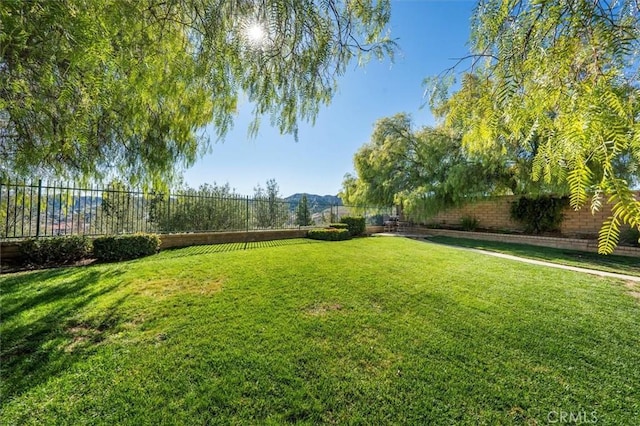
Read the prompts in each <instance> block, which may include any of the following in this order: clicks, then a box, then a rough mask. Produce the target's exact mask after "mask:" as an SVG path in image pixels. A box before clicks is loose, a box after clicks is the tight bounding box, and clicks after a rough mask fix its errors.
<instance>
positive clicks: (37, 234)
mask: <svg viewBox="0 0 640 426" xmlns="http://www.w3.org/2000/svg"><path fill="white" fill-rule="evenodd" d="M41 197H42V179H38V201H37V202H36V204H37V205H38V213H37V214H36V238H38V237H40V215H41V210H40V199H41Z"/></svg>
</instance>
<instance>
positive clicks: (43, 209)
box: [0, 181, 393, 241]
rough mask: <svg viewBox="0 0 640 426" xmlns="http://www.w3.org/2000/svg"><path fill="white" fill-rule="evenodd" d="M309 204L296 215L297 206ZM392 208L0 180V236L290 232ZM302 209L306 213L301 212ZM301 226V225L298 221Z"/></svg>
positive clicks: (382, 214) (222, 190) (372, 219)
mask: <svg viewBox="0 0 640 426" xmlns="http://www.w3.org/2000/svg"><path fill="white" fill-rule="evenodd" d="M301 208H304V209H308V210H309V211H308V212H306V211H305V212H301V211H300V209H301ZM392 210H393V209H392V208H386V209H378V208H368V207H363V206H344V205H338V204H318V203H316V204H312V203H309V204H305V205H304V206H301V205H300V203H299V202H293V201H292V202H289V201H287V200H285V199H282V198H275V197H253V198H251V197H248V196H241V195H238V194H235V193H233V192H232V191H230V190H229V188H228V187H215V186H209V185H205V186H203V187H201V189H200V190H195V189H186V190H180V191H174V192H167V193H160V192H154V191H140V190H131V189H129V188H127V187H125V186H124V185H122V184H120V183H112V184H110V185H108V186H105V187H98V186H94V185H76V184H71V185H68V184H65V185H61V184H46V183H43V182H42V181H38V182H36V183H26V182H0V241H7V240H11V239H24V238H31V237H36V238H38V237H50V236H60V235H80V236H101V235H122V234H134V233H139V232H142V233H159V234H167V233H195V232H224V231H227V232H228V231H247V232H248V231H255V230H270V229H273V230H277V229H297V228H300V227H303V226H304V227H306V226H312V227H313V226H323V225H327V224H329V223H332V222H338V221H340V218H341V217H343V216H354V215H358V216H363V217H365V218H366V222H367V225H382V223H383V222H384V220H385V219H386V218H388V217H389V215H391V214H392V213H393V212H392ZM307 213H308V214H307ZM301 217H302V218H304V222H305V223H300V218H301Z"/></svg>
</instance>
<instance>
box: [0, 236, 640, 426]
mask: <svg viewBox="0 0 640 426" xmlns="http://www.w3.org/2000/svg"><path fill="white" fill-rule="evenodd" d="M258 246H259V247H255V248H253V249H251V250H237V248H239V247H240V246H238V245H226V246H210V247H194V248H188V249H181V250H175V251H170V252H163V253H161V254H159V255H157V256H153V257H150V258H146V259H141V260H137V261H131V262H123V263H119V264H105V265H95V266H90V267H82V268H67V269H59V270H46V271H38V272H29V273H19V274H13V275H5V276H2V277H0V289H1V291H2V294H1V305H0V306H1V307H2V324H1V330H0V331H1V333H2V334H1V337H2V389H1V391H2V412H1V413H0V419H2V420H1V422H2V423H3V424H47V425H50V424H106V425H113V424H131V425H142V424H149V425H151V424H190V425H191V424H193V425H195V424H255V423H258V424H281V423H288V422H291V423H294V422H295V423H300V424H317V423H336V424H345V423H346V424H367V425H369V424H376V425H378V424H430V425H433V424H446V425H450V424H469V425H477V424H487V425H494V424H547V422H548V420H557V419H556V418H554V417H553V416H555V415H559V413H560V412H565V413H574V415H581V416H589V417H588V419H589V420H591V419H593V417H592V416H595V418H596V419H597V423H598V424H603V425H609V424H611V425H613V424H615V425H631V424H637V421H638V419H639V418H640V368H638V367H639V365H640V364H639V363H638V359H639V354H640V300H638V299H637V298H636V297H634V295H635V296H637V295H638V294H640V289H639V288H638V287H635V288H631V285H630V284H628V283H626V284H625V283H623V282H620V281H616V280H612V279H604V278H598V277H592V276H589V275H586V274H580V273H574V272H569V271H562V270H557V269H552V268H543V267H539V266H534V265H528V264H523V263H519V262H512V261H507V260H503V259H497V258H492V257H488V256H485V255H480V254H476V253H472V252H468V251H462V250H459V249H454V248H449V247H446V246H440V245H433V244H426V243H424V242H421V241H414V240H408V239H403V238H366V239H356V240H352V241H346V242H312V241H309V240H290V241H282V242H274V243H264V244H260V245H258ZM549 413H551V414H549ZM549 416H551V417H549Z"/></svg>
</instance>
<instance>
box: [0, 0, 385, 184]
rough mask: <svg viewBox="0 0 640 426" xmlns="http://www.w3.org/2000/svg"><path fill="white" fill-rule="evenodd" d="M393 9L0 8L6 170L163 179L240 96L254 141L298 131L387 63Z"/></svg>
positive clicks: (144, 2) (76, 2)
mask: <svg viewBox="0 0 640 426" xmlns="http://www.w3.org/2000/svg"><path fill="white" fill-rule="evenodd" d="M389 14H390V5H389V2H388V1H385V0H383V1H373V0H370V1H367V0H365V1H357V2H339V1H336V0H328V1H325V2H320V3H316V2H311V3H309V2H289V1H283V0H268V1H261V2H247V1H211V0H182V1H155V0H137V1H117V2H113V1H109V0H92V1H90V2H87V1H84V0H65V1H50V0H30V1H19V0H8V1H3V2H2V3H1V5H0V20H1V21H0V27H1V28H2V31H0V46H2V50H1V56H0V114H1V115H2V117H3V118H5V117H6V118H8V120H3V122H2V124H1V126H2V127H1V128H0V156H2V158H3V161H4V164H3V169H2V171H3V172H4V171H6V170H13V171H15V172H18V173H21V174H23V175H27V174H29V173H30V172H35V171H40V170H43V169H44V170H47V171H49V172H52V173H53V174H57V175H63V176H70V175H71V176H75V175H83V176H95V175H97V176H99V177H103V176H106V175H109V174H111V173H112V172H113V170H114V167H115V168H117V169H119V171H120V173H121V175H122V176H131V179H132V180H136V179H140V178H147V179H150V180H154V181H155V180H157V181H166V180H168V179H170V176H171V174H172V172H173V171H174V166H183V165H189V164H191V163H193V161H194V160H195V159H196V157H197V156H198V155H199V154H200V153H202V152H205V151H206V149H207V146H208V142H209V141H208V140H207V139H205V138H204V137H203V136H202V129H203V128H204V126H206V125H207V124H209V123H211V124H212V126H211V127H212V128H213V129H215V131H216V132H217V134H218V135H219V136H222V135H224V134H225V133H226V132H227V131H228V130H229V129H230V128H231V125H232V121H233V116H234V114H235V113H236V112H237V108H238V103H239V98H240V96H246V97H248V99H249V101H250V102H251V103H252V104H253V105H254V114H255V121H254V123H253V124H252V125H251V126H250V129H249V130H250V132H251V133H252V134H254V135H255V134H256V132H257V130H258V125H259V118H260V117H261V116H263V115H268V116H270V117H269V118H270V119H271V122H272V123H274V125H276V126H277V127H278V128H279V130H280V131H281V132H287V133H293V134H294V135H296V134H297V130H298V122H299V121H300V120H313V119H314V118H315V116H316V114H317V112H318V110H319V108H320V106H321V105H323V104H327V103H329V102H330V100H331V98H332V97H333V95H334V93H335V90H336V81H337V78H338V77H339V76H340V75H342V74H343V73H344V72H345V70H346V66H347V64H349V63H350V62H351V60H352V59H353V58H354V57H358V58H359V59H360V60H362V61H363V62H364V61H366V59H367V58H368V57H369V56H371V55H374V56H376V57H382V56H384V55H390V56H392V54H393V49H394V43H393V42H392V41H390V40H389V39H388V37H386V35H385V33H384V32H385V26H386V23H387V22H388V20H389ZM255 26H259V27H261V28H262V29H263V31H264V33H265V37H264V38H263V39H261V40H253V39H252V38H251V36H250V35H248V34H247V32H248V31H250V29H252V28H253V27H255ZM5 121H6V122H5ZM4 166H6V168H5V167H4Z"/></svg>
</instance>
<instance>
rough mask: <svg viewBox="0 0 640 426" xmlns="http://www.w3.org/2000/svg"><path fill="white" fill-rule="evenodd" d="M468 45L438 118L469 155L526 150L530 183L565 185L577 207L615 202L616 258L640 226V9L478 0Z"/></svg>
mask: <svg viewBox="0 0 640 426" xmlns="http://www.w3.org/2000/svg"><path fill="white" fill-rule="evenodd" d="M471 47H472V54H471V55H470V56H469V57H468V58H466V59H468V60H470V61H471V67H470V69H468V70H467V72H466V73H464V76H463V79H462V82H461V84H460V86H459V88H458V90H457V91H454V92H453V93H449V92H448V91H447V90H446V89H445V90H444V91H443V90H439V89H442V88H443V87H444V86H442V85H440V86H439V87H438V86H437V85H436V86H434V88H433V89H434V90H433V91H432V92H431V95H432V97H431V103H432V107H433V109H434V111H435V112H436V113H438V114H439V115H440V116H441V117H442V118H443V120H444V124H445V125H446V126H447V127H450V128H453V129H456V130H458V131H460V132H461V134H462V141H463V144H464V146H465V147H466V148H468V149H469V150H470V151H471V152H479V151H482V152H489V151H494V152H504V151H508V150H510V149H512V147H517V148H524V149H526V150H530V151H531V153H532V154H533V164H532V169H531V176H532V178H533V179H536V180H543V181H545V182H548V183H551V182H553V181H558V182H566V183H567V185H568V186H569V192H570V201H571V205H572V206H573V207H574V208H576V209H577V208H581V207H583V206H584V205H586V204H590V206H591V208H592V209H599V208H600V207H601V206H602V204H603V202H604V201H607V202H609V203H611V204H612V205H613V213H612V216H611V217H610V218H609V220H608V221H606V222H605V223H604V224H603V227H602V230H601V235H600V237H601V238H600V251H601V252H604V253H609V252H611V251H612V250H613V247H614V246H615V243H616V242H617V240H618V233H619V227H620V225H621V224H622V223H627V224H629V225H631V226H632V227H635V228H638V227H640V200H637V199H636V198H635V197H634V194H633V192H632V191H631V188H632V187H633V186H634V185H637V184H638V177H639V176H640V170H639V168H640V102H639V100H640V99H639V98H640V91H639V89H640V86H639V84H638V77H639V76H640V75H639V72H640V71H639V68H638V65H639V60H638V59H639V55H640V8H639V6H638V3H637V2H636V1H635V0H604V1H592V0H565V1H561V2H557V1H550V0H482V1H480V2H479V3H478V6H477V8H476V10H475V13H474V15H473V18H472V37H471ZM461 63H462V62H461ZM450 71H451V72H453V71H455V69H452V70H450ZM442 81H444V79H441V80H440V83H442Z"/></svg>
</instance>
